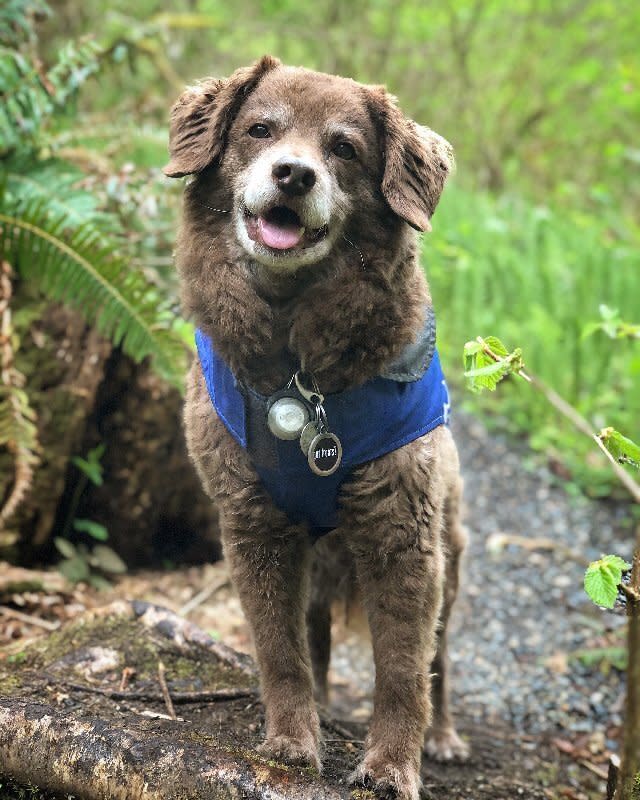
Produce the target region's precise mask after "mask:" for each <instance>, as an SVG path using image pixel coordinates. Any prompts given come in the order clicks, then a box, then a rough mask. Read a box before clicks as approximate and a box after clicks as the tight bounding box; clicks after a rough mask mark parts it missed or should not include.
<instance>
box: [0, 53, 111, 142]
mask: <svg viewBox="0 0 640 800" xmlns="http://www.w3.org/2000/svg"><path fill="white" fill-rule="evenodd" d="M100 53H101V48H100V46H99V45H98V44H96V42H93V41H86V42H80V43H75V42H69V43H68V44H67V45H66V46H65V47H64V48H62V50H61V51H60V53H59V54H58V60H57V62H56V63H55V64H54V65H53V67H52V68H51V69H49V70H48V71H45V70H44V68H43V67H42V66H41V64H40V62H39V61H38V60H37V59H36V58H34V57H27V56H26V55H24V54H22V53H20V52H18V51H17V50H14V49H12V48H9V47H0V152H2V151H5V152H6V151H9V150H11V149H14V148H24V146H25V143H28V142H29V141H32V140H34V139H35V137H36V135H37V134H38V132H39V131H40V129H41V127H42V125H43V124H44V123H45V121H46V120H47V118H48V117H50V116H51V115H52V114H54V113H56V112H57V113H58V114H60V113H63V112H65V110H67V107H68V103H69V100H70V98H71V97H72V96H73V95H74V94H75V93H76V92H77V90H78V88H79V87H80V86H81V85H82V83H84V81H85V80H86V79H87V78H88V77H89V76H90V75H93V74H94V73H95V72H97V71H98V68H99V61H100V59H99V56H100Z"/></svg>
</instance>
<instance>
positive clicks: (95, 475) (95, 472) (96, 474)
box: [71, 456, 103, 486]
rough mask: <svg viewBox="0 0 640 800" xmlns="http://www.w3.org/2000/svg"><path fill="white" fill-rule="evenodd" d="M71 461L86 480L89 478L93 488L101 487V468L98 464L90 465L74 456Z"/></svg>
mask: <svg viewBox="0 0 640 800" xmlns="http://www.w3.org/2000/svg"><path fill="white" fill-rule="evenodd" d="M71 461H72V463H73V464H75V465H76V467H78V469H79V470H80V472H82V473H84V474H85V475H86V476H87V478H89V480H90V481H91V483H93V484H94V485H95V486H102V483H103V480H102V467H101V465H100V464H95V463H92V462H91V461H87V460H86V459H84V458H81V457H80V456H74V457H73V458H72V459H71Z"/></svg>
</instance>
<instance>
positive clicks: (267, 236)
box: [258, 217, 304, 250]
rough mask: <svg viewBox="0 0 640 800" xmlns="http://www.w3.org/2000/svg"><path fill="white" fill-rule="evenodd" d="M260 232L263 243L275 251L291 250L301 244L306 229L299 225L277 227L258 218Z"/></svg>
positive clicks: (262, 218)
mask: <svg viewBox="0 0 640 800" xmlns="http://www.w3.org/2000/svg"><path fill="white" fill-rule="evenodd" d="M258 231H259V233H260V238H261V239H262V241H263V243H264V244H266V245H267V247H273V248H274V250H289V249H290V248H291V247H295V246H296V245H297V244H299V243H300V241H301V240H302V237H303V236H304V228H301V227H300V226H299V225H292V224H290V223H289V224H287V223H285V224H284V225H275V224H274V223H273V222H269V221H268V220H266V219H265V218H264V217H258Z"/></svg>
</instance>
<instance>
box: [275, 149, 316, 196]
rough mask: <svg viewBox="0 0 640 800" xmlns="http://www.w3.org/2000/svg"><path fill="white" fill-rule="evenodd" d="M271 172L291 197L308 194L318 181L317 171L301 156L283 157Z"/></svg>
mask: <svg viewBox="0 0 640 800" xmlns="http://www.w3.org/2000/svg"><path fill="white" fill-rule="evenodd" d="M271 172H272V174H273V177H274V178H275V179H276V183H277V184H278V188H279V189H282V191H283V192H284V193H285V194H288V195H289V196H291V197H294V196H296V195H301V194H306V193H307V192H308V191H309V189H311V187H312V186H313V185H314V183H315V182H316V173H315V172H314V171H313V170H312V169H311V167H310V166H309V165H308V164H305V162H304V161H302V160H301V159H299V158H281V159H279V160H278V161H276V163H275V164H274V165H273V169H272V171H271Z"/></svg>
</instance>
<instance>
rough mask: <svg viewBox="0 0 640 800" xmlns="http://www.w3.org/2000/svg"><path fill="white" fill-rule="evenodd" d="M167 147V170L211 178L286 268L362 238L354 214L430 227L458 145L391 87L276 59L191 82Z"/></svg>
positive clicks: (258, 255)
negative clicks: (425, 122)
mask: <svg viewBox="0 0 640 800" xmlns="http://www.w3.org/2000/svg"><path fill="white" fill-rule="evenodd" d="M169 150H170V155H171V160H170V162H169V164H168V165H167V166H166V167H165V174H166V175H168V176H170V177H182V176H184V175H195V176H197V181H204V182H206V184H207V186H208V187H210V188H211V189H212V191H215V197H216V200H217V202H218V203H219V201H220V198H223V200H224V201H225V202H226V203H227V205H228V206H229V208H226V209H221V211H228V212H231V213H232V214H233V221H234V227H235V236H236V239H237V241H238V242H239V244H240V245H241V247H242V248H243V249H244V250H245V251H246V253H247V254H248V255H249V256H250V257H251V258H252V259H253V260H254V261H257V262H260V263H262V264H264V265H266V266H267V267H269V268H271V269H273V270H277V271H279V272H289V271H293V270H295V269H297V268H298V267H301V266H303V265H308V264H315V263H317V262H320V261H322V260H324V259H326V258H327V256H329V254H330V253H331V251H332V250H333V248H334V247H336V245H337V243H338V242H339V241H340V240H341V239H344V238H346V235H347V233H349V234H351V236H354V237H355V238H357V235H358V221H360V222H361V223H363V224H364V220H367V221H368V222H367V223H366V224H367V227H370V226H371V224H372V220H377V221H378V223H379V224H380V225H384V220H385V218H386V219H387V220H388V218H389V216H390V215H391V216H392V217H395V218H397V219H398V220H403V221H404V222H405V223H408V224H409V225H411V226H412V227H413V228H415V229H416V230H419V231H424V230H429V229H430V224H429V220H430V218H431V216H432V214H433V212H434V210H435V207H436V205H437V203H438V200H439V197H440V194H441V192H442V189H443V186H444V182H445V180H446V177H447V174H448V173H449V171H450V169H451V167H452V151H451V147H450V145H449V144H448V143H447V142H446V141H445V140H444V139H443V138H442V137H440V136H438V135H437V134H435V133H434V132H433V131H431V130H430V129H428V128H424V127H422V126H419V125H417V124H416V123H414V122H412V121H411V120H409V119H407V118H405V117H404V116H403V114H402V113H401V111H400V110H399V109H398V107H397V105H396V103H395V100H394V98H393V97H392V96H391V95H389V94H388V93H387V92H386V91H385V89H384V88H383V87H379V86H365V85H362V84H358V83H355V82H354V81H352V80H349V79H346V78H339V77H336V76H332V75H324V74H321V73H317V72H311V71H309V70H306V69H302V68H294V67H285V66H283V65H281V64H280V62H279V61H277V60H276V59H274V58H272V57H270V56H265V57H264V58H262V59H261V60H260V61H258V62H257V63H255V64H254V65H253V66H251V67H245V68H242V69H239V70H237V71H236V72H234V73H233V74H232V75H231V76H230V77H229V78H226V79H222V80H218V79H207V80H205V81H203V82H201V83H200V84H199V85H198V86H196V87H194V88H190V89H188V90H187V91H186V92H185V93H184V94H183V95H182V96H181V97H180V99H179V100H178V102H177V103H176V104H175V106H174V107H173V110H172V114H171V131H170V145H169ZM205 188H206V187H205ZM354 231H355V233H354ZM347 241H349V240H348V239H347Z"/></svg>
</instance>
